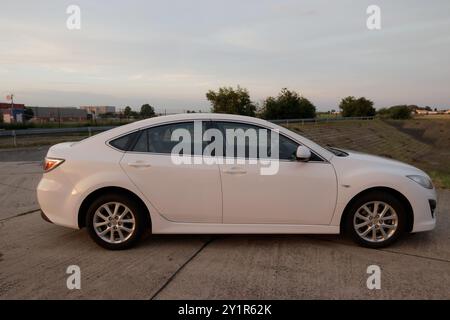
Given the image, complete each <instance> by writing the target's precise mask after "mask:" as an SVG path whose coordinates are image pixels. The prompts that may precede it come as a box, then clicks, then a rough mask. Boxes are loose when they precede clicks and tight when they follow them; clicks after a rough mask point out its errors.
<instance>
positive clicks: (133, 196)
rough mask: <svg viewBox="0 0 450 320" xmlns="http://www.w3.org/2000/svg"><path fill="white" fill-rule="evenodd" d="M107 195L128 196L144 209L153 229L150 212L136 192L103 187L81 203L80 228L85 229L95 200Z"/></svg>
mask: <svg viewBox="0 0 450 320" xmlns="http://www.w3.org/2000/svg"><path fill="white" fill-rule="evenodd" d="M107 193H119V194H121V195H126V196H128V197H130V198H131V199H133V200H134V201H136V203H137V204H138V205H139V206H140V207H141V208H142V210H143V211H144V213H145V217H146V219H147V223H148V226H149V227H150V229H151V227H152V223H151V217H150V211H149V210H148V208H147V206H146V205H145V203H144V201H142V199H141V198H140V197H139V196H138V195H136V194H135V193H134V192H132V191H130V190H128V189H126V188H122V187H103V188H99V189H97V190H95V191H92V192H91V193H90V194H89V195H88V196H87V197H86V198H85V199H84V200H83V202H82V203H81V205H80V208H79V209H78V227H79V228H80V229H81V228H84V227H85V226H86V222H85V217H86V214H87V210H88V208H89V206H90V205H91V204H92V202H93V201H95V199H97V198H98V197H99V196H101V195H104V194H107Z"/></svg>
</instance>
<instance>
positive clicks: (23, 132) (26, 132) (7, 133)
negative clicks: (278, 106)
mask: <svg viewBox="0 0 450 320" xmlns="http://www.w3.org/2000/svg"><path fill="white" fill-rule="evenodd" d="M373 119H374V117H335V118H310V119H277V120H269V121H270V122H272V123H276V124H280V125H289V124H301V125H304V124H307V123H323V122H325V123H327V122H335V121H355V120H373ZM112 128H115V126H98V127H76V128H41V129H34V128H33V129H20V130H1V129H0V138H8V137H10V138H12V145H13V146H14V147H17V137H19V136H23V137H26V136H45V135H58V134H59V135H65V134H77V133H87V134H88V135H89V136H91V135H92V134H93V133H96V132H102V131H106V130H109V129H112Z"/></svg>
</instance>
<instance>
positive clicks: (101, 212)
mask: <svg viewBox="0 0 450 320" xmlns="http://www.w3.org/2000/svg"><path fill="white" fill-rule="evenodd" d="M116 207H117V211H116V214H114V213H115V209H116ZM108 209H109V211H108ZM145 215H146V212H145V210H142V208H141V207H140V206H139V204H137V203H136V201H133V199H131V198H129V197H127V196H125V195H121V194H117V193H110V194H105V195H102V196H100V197H98V198H97V199H96V200H95V201H93V202H92V204H91V205H90V206H89V209H88V210H87V214H86V228H87V230H88V233H89V235H90V236H91V238H92V239H93V240H94V241H95V242H96V243H97V244H98V245H100V246H101V247H103V248H105V249H108V250H124V249H128V248H131V247H132V246H134V245H136V243H138V241H139V240H140V239H141V238H142V236H143V234H144V233H145V231H146V230H147V226H148V223H147V221H148V220H147V219H146V216H145ZM107 229H108V230H107Z"/></svg>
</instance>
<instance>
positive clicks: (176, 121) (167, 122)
mask: <svg viewBox="0 0 450 320" xmlns="http://www.w3.org/2000/svg"><path fill="white" fill-rule="evenodd" d="M194 121H202V122H209V123H210V124H211V128H216V129H218V128H217V126H216V122H230V123H238V124H247V125H252V126H256V127H261V128H263V129H267V130H273V128H271V127H269V126H266V125H262V124H259V123H254V122H250V121H241V120H229V119H221V118H197V119H195V118H194V119H186V120H171V121H165V122H161V123H156V124H150V125H147V126H144V127H141V128H136V129H133V130H132V131H129V132H126V133H123V134H120V135H117V136H115V137H113V138H111V139H108V140H107V141H105V144H106V145H107V146H109V147H111V148H113V149H114V150H117V151H120V152H122V153H134V154H149V155H166V156H167V155H169V156H170V155H171V154H170V153H157V152H139V151H132V150H127V151H123V150H120V149H117V148H115V147H114V146H112V145H111V144H110V142H111V141H112V140H115V139H117V138H121V137H123V136H125V135H128V134H132V133H134V132H137V131H143V130H147V129H150V128H155V127H159V126H164V125H168V124H177V123H186V122H194ZM279 134H280V135H283V136H284V137H285V138H287V139H289V140H292V141H294V142H295V143H297V144H299V145H302V146H305V147H307V148H308V149H309V150H310V151H311V153H314V154H315V155H316V156H317V157H318V158H320V159H322V161H308V163H328V164H329V163H330V162H329V161H328V160H327V159H325V158H324V157H323V156H322V155H320V154H319V153H318V152H316V151H314V150H312V149H311V148H310V147H309V146H307V145H305V144H303V143H301V142H300V141H298V140H296V139H295V138H292V137H290V136H288V135H286V134H285V133H282V132H280V133H279ZM137 137H140V134H139V135H137ZM137 140H138V139H135V141H133V144H132V146H133V147H134V145H135V144H136V142H137ZM190 156H191V157H193V156H199V155H190ZM224 158H225V157H224ZM239 159H242V158H239ZM244 159H247V158H244ZM252 160H254V159H253V158H252ZM256 160H258V159H256ZM278 161H280V162H295V160H285V159H278Z"/></svg>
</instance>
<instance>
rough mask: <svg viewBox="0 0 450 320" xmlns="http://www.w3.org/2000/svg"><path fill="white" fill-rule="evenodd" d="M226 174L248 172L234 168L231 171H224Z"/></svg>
mask: <svg viewBox="0 0 450 320" xmlns="http://www.w3.org/2000/svg"><path fill="white" fill-rule="evenodd" d="M223 172H224V173H226V174H246V173H247V170H245V169H242V168H239V167H232V168H230V169H227V170H224V171H223Z"/></svg>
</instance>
